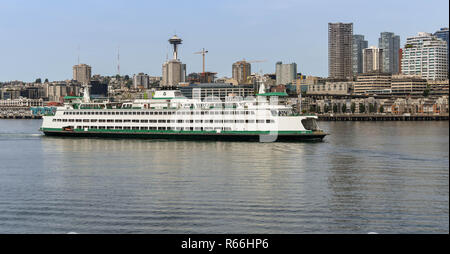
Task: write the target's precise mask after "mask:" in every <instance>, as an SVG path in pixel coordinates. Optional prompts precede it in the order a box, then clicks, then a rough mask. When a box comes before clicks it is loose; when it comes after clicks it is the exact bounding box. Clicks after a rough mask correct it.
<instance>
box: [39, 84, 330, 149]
mask: <svg viewBox="0 0 450 254" xmlns="http://www.w3.org/2000/svg"><path fill="white" fill-rule="evenodd" d="M286 95H287V94H285V93H266V92H265V90H264V85H261V86H260V89H259V93H258V94H257V95H256V96H255V97H251V98H245V99H243V98H240V97H227V99H226V100H225V101H221V100H218V99H214V98H206V99H204V100H201V99H198V98H193V99H189V98H186V97H184V96H182V94H181V92H180V91H178V90H161V91H156V92H155V93H154V95H153V96H152V98H151V99H144V100H134V101H122V102H110V101H108V100H106V101H101V102H93V101H91V100H90V97H89V88H88V87H84V88H83V97H75V96H66V97H65V103H64V105H63V106H61V107H58V108H57V109H56V111H55V112H54V113H53V114H49V115H46V116H43V122H42V126H41V128H40V130H41V131H42V132H43V133H44V134H45V135H48V136H68V137H111V138H152V139H177V140H216V141H219V140H223V141H226V140H230V141H260V142H274V141H322V139H323V138H324V137H325V136H326V135H327V134H326V133H325V132H323V131H322V130H321V129H320V128H319V127H318V125H317V123H316V120H317V116H315V115H298V114H294V113H293V110H292V108H291V107H288V106H285V105H279V103H276V101H277V100H276V99H277V98H278V96H286Z"/></svg>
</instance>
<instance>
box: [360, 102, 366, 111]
mask: <svg viewBox="0 0 450 254" xmlns="http://www.w3.org/2000/svg"><path fill="white" fill-rule="evenodd" d="M365 112H366V106H365V105H364V103H360V104H359V113H365Z"/></svg>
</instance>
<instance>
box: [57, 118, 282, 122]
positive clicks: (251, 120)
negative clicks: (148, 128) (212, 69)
mask: <svg viewBox="0 0 450 254" xmlns="http://www.w3.org/2000/svg"><path fill="white" fill-rule="evenodd" d="M53 122H77V123H79V122H85V123H88V122H91V123H96V122H99V123H275V120H273V119H267V120H254V119H250V120H222V119H219V120H217V119H216V120H137V119H133V120H122V119H115V120H114V119H53Z"/></svg>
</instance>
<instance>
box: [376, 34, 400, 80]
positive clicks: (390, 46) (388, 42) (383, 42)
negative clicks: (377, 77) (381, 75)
mask: <svg viewBox="0 0 450 254" xmlns="http://www.w3.org/2000/svg"><path fill="white" fill-rule="evenodd" d="M378 48H380V49H382V50H383V53H382V54H383V55H382V58H383V68H382V72H386V73H392V74H398V73H399V71H400V67H399V55H398V53H399V49H400V36H398V35H395V34H394V33H391V32H382V33H381V34H380V38H379V39H378Z"/></svg>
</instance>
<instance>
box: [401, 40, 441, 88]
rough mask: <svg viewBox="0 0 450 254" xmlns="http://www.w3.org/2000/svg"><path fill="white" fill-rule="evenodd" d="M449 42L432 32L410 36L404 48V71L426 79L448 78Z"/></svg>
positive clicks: (406, 73)
mask: <svg viewBox="0 0 450 254" xmlns="http://www.w3.org/2000/svg"><path fill="white" fill-rule="evenodd" d="M447 64H448V61H447V43H446V42H445V41H443V40H442V39H439V38H437V37H436V36H434V35H432V34H430V33H424V32H420V33H418V35H417V36H413V37H409V38H407V40H406V44H405V47H404V50H403V56H402V73H403V74H405V75H421V76H422V77H423V78H425V79H431V80H443V79H448V65H447Z"/></svg>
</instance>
